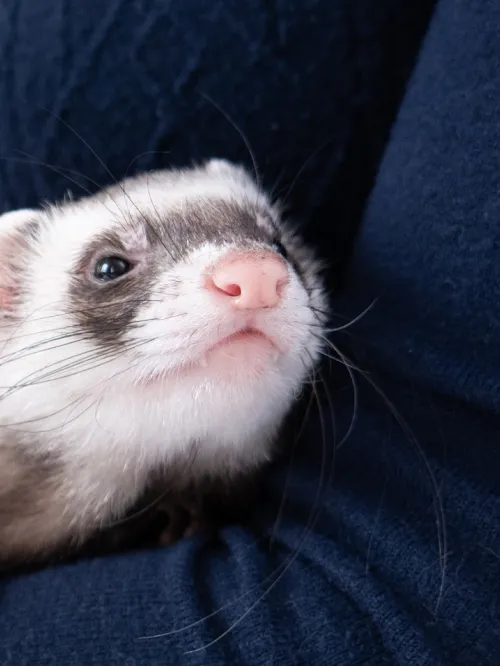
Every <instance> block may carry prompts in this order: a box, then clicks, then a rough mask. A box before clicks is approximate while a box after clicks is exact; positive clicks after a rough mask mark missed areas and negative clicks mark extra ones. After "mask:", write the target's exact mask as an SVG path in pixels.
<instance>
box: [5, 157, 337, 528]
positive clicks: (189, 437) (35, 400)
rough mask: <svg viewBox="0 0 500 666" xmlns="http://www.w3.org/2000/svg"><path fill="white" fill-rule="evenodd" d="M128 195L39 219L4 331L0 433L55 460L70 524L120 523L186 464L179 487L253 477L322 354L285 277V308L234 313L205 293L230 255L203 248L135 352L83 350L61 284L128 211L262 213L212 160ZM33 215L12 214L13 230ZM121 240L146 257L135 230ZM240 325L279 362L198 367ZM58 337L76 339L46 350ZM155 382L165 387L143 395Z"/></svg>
mask: <svg viewBox="0 0 500 666" xmlns="http://www.w3.org/2000/svg"><path fill="white" fill-rule="evenodd" d="M124 187H125V189H126V191H127V195H125V194H124V193H123V191H122V190H121V189H119V188H116V187H115V188H112V189H111V190H110V192H109V194H108V195H107V196H106V197H105V198H103V197H102V196H101V197H100V198H88V199H84V200H82V201H80V202H77V203H76V204H75V203H69V204H65V205H64V206H63V207H61V208H55V209H51V210H49V211H44V212H38V211H37V212H36V213H35V214H36V216H37V217H38V219H41V220H42V221H43V227H42V234H41V241H40V244H39V246H37V248H36V251H35V252H34V253H32V254H30V256H29V257H28V258H27V264H26V270H27V275H26V282H27V287H28V289H27V298H26V299H25V301H24V302H23V311H22V317H21V319H20V321H19V322H18V323H16V324H14V325H13V326H8V327H7V328H6V327H3V328H2V329H1V332H0V387H1V389H0V391H1V392H2V393H3V399H2V400H0V423H1V424H3V426H4V427H5V428H7V429H14V430H16V431H17V432H18V433H23V437H24V439H25V441H26V442H27V443H29V445H30V446H35V447H38V448H39V449H40V450H41V451H54V452H56V453H57V454H58V455H60V456H62V459H63V460H64V462H65V465H66V467H67V475H66V478H67V483H66V487H65V488H64V489H63V491H64V493H65V503H66V504H65V506H66V507H67V509H66V510H67V511H68V512H71V511H73V512H74V513H75V521H78V520H83V518H82V516H86V515H87V514H88V515H89V516H90V515H91V516H93V517H95V516H98V517H99V519H101V520H102V519H104V518H106V517H108V516H109V515H111V514H116V513H120V512H121V511H123V510H124V509H125V508H126V507H127V505H129V504H130V503H131V502H132V501H133V500H134V499H135V497H136V496H137V494H138V493H139V492H140V491H141V489H142V488H143V485H144V482H145V479H146V478H147V475H148V474H149V472H150V471H151V470H152V469H154V468H155V467H157V466H158V465H160V464H166V465H167V466H168V464H169V462H170V463H171V464H172V465H174V466H176V469H177V468H179V465H180V466H181V469H182V464H183V463H184V464H185V474H186V480H189V478H191V477H192V476H193V475H194V476H196V475H200V474H214V475H217V474H221V473H222V474H231V473H234V472H239V471H242V470H246V469H250V468H252V467H254V466H257V465H259V464H261V463H262V462H263V461H265V460H266V459H268V458H269V456H270V455H271V453H272V442H273V437H274V435H275V432H276V429H277V428H278V427H279V425H280V424H281V422H282V419H283V417H284V415H285V413H286V412H287V411H288V409H289V408H290V405H291V404H292V401H293V400H294V398H295V397H296V395H297V393H298V391H300V388H301V386H302V385H303V382H304V380H305V378H306V376H307V375H308V373H309V372H310V371H311V369H312V367H313V364H314V363H315V362H316V360H317V358H318V355H319V347H320V343H319V342H318V337H316V336H315V335H313V331H314V329H313V326H317V324H318V318H317V316H315V315H314V313H313V311H312V310H311V308H310V307H309V304H310V300H309V296H308V294H307V293H306V290H305V289H304V287H303V285H302V283H301V282H300V280H299V278H298V277H297V275H296V274H295V272H294V271H293V270H292V269H291V268H290V276H289V284H288V286H287V288H286V291H285V296H284V298H283V301H282V303H281V304H280V306H279V307H278V308H277V309H275V310H269V311H262V312H259V313H257V314H256V315H252V316H249V315H247V314H243V313H239V314H238V313H237V312H233V310H232V309H230V308H228V307H225V306H224V305H221V303H220V302H218V301H217V300H216V299H214V298H213V295H212V294H211V293H209V292H208V291H207V290H206V289H205V288H204V276H205V275H206V272H207V270H209V269H210V266H212V265H213V264H214V262H216V261H217V260H219V259H220V258H222V257H223V256H224V255H225V254H226V253H228V252H231V251H232V250H233V249H234V248H233V247H232V246H231V244H230V243H228V244H227V245H225V246H223V247H220V246H219V247H216V246H214V245H212V244H210V243H206V244H205V245H203V246H202V247H199V248H196V249H195V250H193V251H192V252H190V253H189V254H188V255H187V256H186V258H185V259H184V260H182V261H181V262H179V263H177V264H176V265H173V266H170V267H165V269H164V270H163V271H162V272H161V274H160V276H159V278H158V281H157V283H156V284H155V288H154V294H153V295H152V297H151V299H150V300H145V302H144V303H143V304H142V306H141V307H140V309H139V311H138V313H137V317H136V320H137V321H142V320H144V321H145V323H144V324H143V325H141V326H140V328H130V330H128V333H127V340H128V342H130V343H131V347H132V348H131V349H129V350H126V349H125V350H124V351H122V352H120V353H116V354H109V353H107V352H105V351H101V350H100V349H99V347H98V346H97V345H96V342H95V341H94V340H92V339H89V338H88V337H87V338H85V339H84V338H83V337H82V335H81V331H80V329H79V328H78V326H77V324H76V320H75V318H74V317H73V315H72V314H71V312H70V310H71V305H70V303H69V300H68V285H69V276H70V275H71V272H72V271H74V268H75V263H76V260H77V258H78V256H79V254H80V251H81V248H82V246H83V245H85V244H86V243H88V242H89V241H90V240H91V239H93V238H94V237H95V236H96V234H98V233H100V232H102V231H103V230H106V229H109V228H115V229H121V225H122V223H123V219H124V216H126V215H127V214H133V213H134V211H137V209H139V210H140V212H141V214H146V215H153V214H154V212H155V210H156V211H157V210H161V211H162V212H165V211H168V210H169V209H171V208H173V207H177V206H186V205H189V201H190V199H191V198H192V197H196V198H197V199H199V198H202V199H207V200H210V199H212V198H214V197H216V198H222V199H227V200H230V199H236V200H238V201H245V200H246V201H250V202H256V201H259V202H262V201H264V202H267V200H266V199H265V197H264V195H263V194H262V193H261V192H260V191H259V190H258V189H257V187H256V186H255V184H254V183H253V181H252V180H251V179H250V178H249V177H248V176H247V175H246V174H245V172H243V171H242V170H240V169H236V168H234V167H232V166H230V165H228V164H227V163H225V162H223V161H219V160H214V161H213V162H211V163H209V165H208V167H207V168H205V169H198V170H194V171H186V172H174V173H171V172H158V173H156V174H151V175H148V176H146V177H143V178H142V179H138V180H129V181H125V183H124ZM128 197H130V198H131V199H132V200H133V203H132V202H131V201H130V199H129V198H128ZM153 202H154V203H153ZM267 204H268V205H270V204H269V202H267ZM33 214H34V213H33V211H25V212H19V213H16V215H15V216H14V217H12V218H10V219H11V222H12V223H11V224H10V223H9V227H8V231H9V232H10V231H11V229H12V228H13V226H14V227H15V226H16V225H18V224H21V223H22V222H23V219H28V218H30V217H32V216H33ZM6 219H7V216H4V217H3V218H1V219H0V225H1V224H2V223H3V222H4V220H5V221H6ZM259 223H262V221H259ZM1 232H2V230H1V227H0V234H1ZM124 233H125V232H124ZM127 233H131V232H127ZM129 240H130V243H131V244H133V245H134V246H138V245H139V246H141V244H142V245H144V244H145V236H144V234H142V235H141V230H140V227H138V229H137V231H136V232H133V233H132V236H131V238H130V239H129ZM144 249H146V248H144ZM312 266H313V264H311V267H312ZM312 279H313V278H312V277H311V276H309V281H311V280H312ZM314 279H317V278H315V277H314ZM179 281H180V282H179ZM318 285H319V283H318ZM174 289H175V295H172V292H173V290H174ZM162 295H163V296H162ZM321 299H322V294H321V292H319V291H316V292H315V293H314V295H313V296H312V302H314V303H316V304H317V305H320V306H324V304H323V302H322V300H321ZM246 325H252V326H254V327H258V328H259V329H260V330H262V332H264V333H266V334H268V335H269V336H270V337H271V338H275V339H276V340H277V341H278V344H279V346H280V348H281V350H282V351H281V353H280V354H276V355H273V354H272V353H269V354H270V355H269V356H266V354H268V352H267V351H266V350H263V352H262V355H263V356H262V359H260V360H259V353H257V360H256V362H255V363H254V362H253V361H252V363H245V362H244V361H238V362H235V364H234V370H232V371H230V372H229V374H227V373H223V375H220V376H219V373H217V372H215V373H214V372H213V370H212V371H210V366H209V367H208V368H205V367H204V365H203V360H202V359H203V356H204V352H205V351H206V350H207V348H208V347H209V346H210V345H212V344H215V343H216V342H217V341H218V340H220V339H221V337H224V336H226V335H230V334H231V333H234V332H235V331H237V330H239V329H241V328H243V327H245V326H246ZM64 333H68V335H72V334H74V337H69V338H67V339H60V340H59V341H52V342H51V339H52V338H57V337H58V336H60V335H61V334H64ZM135 343H137V345H136V346H135V347H134V344H135ZM28 352H29V353H28ZM75 361H76V362H80V365H79V366H78V368H77V369H76V370H74V369H73V365H74V363H75ZM230 363H231V360H230V359H228V365H230ZM188 366H189V367H190V369H189V370H188V371H187V372H186V368H187V367H188ZM50 373H52V374H50ZM158 374H159V375H162V379H161V380H159V381H156V383H154V384H151V385H144V382H147V380H149V379H151V377H152V376H153V375H158ZM23 384H24V385H23ZM33 434H34V435H36V436H33ZM1 441H2V440H1V436H0V446H2V443H1ZM193 442H196V443H197V445H196V452H195V455H194V458H193V457H192V456H193V452H194V449H193Z"/></svg>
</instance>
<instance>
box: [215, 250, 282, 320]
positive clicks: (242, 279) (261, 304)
mask: <svg viewBox="0 0 500 666" xmlns="http://www.w3.org/2000/svg"><path fill="white" fill-rule="evenodd" d="M287 282H288V269H287V267H286V265H285V262H284V261H283V260H282V259H281V257H280V256H278V255H277V254H274V253H271V252H262V253H259V254H256V253H250V252H247V253H240V254H233V255H231V256H229V257H227V258H225V259H223V260H222V261H221V262H220V263H218V264H217V265H216V266H215V269H214V271H213V273H212V275H211V276H210V277H209V279H208V282H207V287H208V288H209V289H210V290H211V291H212V292H215V293H218V294H219V295H221V296H224V297H226V298H227V299H230V302H231V305H232V306H233V307H235V308H239V309H241V310H257V309H261V308H273V307H276V306H277V305H278V303H279V302H280V300H281V297H282V294H283V291H284V288H285V286H286V284H287Z"/></svg>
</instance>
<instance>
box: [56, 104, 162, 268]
mask: <svg viewBox="0 0 500 666" xmlns="http://www.w3.org/2000/svg"><path fill="white" fill-rule="evenodd" d="M45 110H46V111H47V112H48V113H50V114H51V115H52V116H53V117H54V118H56V119H57V120H58V121H59V122H60V123H61V124H63V125H64V126H65V127H66V128H67V129H68V130H69V131H70V132H71V133H72V134H73V135H74V136H75V137H76V138H77V139H78V140H79V141H81V142H82V144H83V145H84V146H85V148H87V150H88V151H89V152H90V153H91V154H92V155H93V156H94V157H95V158H96V160H97V161H98V162H99V164H100V165H101V166H102V167H103V169H104V170H105V171H106V173H107V174H108V175H109V177H110V178H112V179H113V182H114V183H115V185H116V187H118V188H119V189H120V190H121V192H122V193H123V195H124V197H125V198H126V199H128V201H130V203H131V204H132V206H133V207H134V208H135V209H136V211H137V212H138V213H139V215H140V216H141V219H142V220H143V222H144V224H145V225H146V226H147V227H148V228H149V230H150V231H151V232H152V233H153V234H154V235H155V236H156V238H157V240H158V242H159V243H161V245H162V246H163V248H164V250H165V251H166V252H167V253H168V254H169V255H170V256H172V255H171V253H170V251H169V249H168V247H167V246H166V245H165V243H163V241H162V239H161V237H160V235H159V234H158V232H157V231H156V229H155V228H154V227H153V225H152V224H151V223H150V221H149V220H148V219H147V217H146V216H145V215H144V213H143V212H142V211H141V210H140V208H139V207H138V206H137V204H136V203H135V202H134V200H133V199H132V198H131V197H130V195H129V194H128V192H127V191H126V189H125V187H124V186H123V184H122V182H121V181H119V180H117V178H116V177H115V176H114V175H113V173H112V172H111V170H110V169H109V167H108V166H107V165H106V163H105V162H104V160H103V159H102V158H101V157H100V156H99V155H98V154H97V152H96V151H95V150H94V149H93V148H92V146H91V145H90V144H89V143H88V141H86V140H85V139H84V138H83V136H82V135H81V134H80V133H79V132H77V131H76V129H75V128H74V127H72V126H71V125H70V124H69V123H67V122H66V121H65V120H63V118H61V117H60V116H58V115H57V114H56V113H54V112H53V111H50V109H48V108H46V109H45ZM114 203H115V205H116V206H117V208H118V209H119V207H118V205H117V204H116V201H115V202H114ZM119 210H120V209H119ZM122 214H123V213H122Z"/></svg>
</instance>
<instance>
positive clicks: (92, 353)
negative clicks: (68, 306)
mask: <svg viewBox="0 0 500 666" xmlns="http://www.w3.org/2000/svg"><path fill="white" fill-rule="evenodd" d="M143 344H145V341H143V340H141V341H139V342H138V343H136V344H135V345H130V346H129V348H131V349H133V348H134V347H137V346H141V345H143ZM79 357H83V358H82V359H81V360H80V361H79V362H78V363H74V364H72V363H71V362H70V364H69V365H65V366H63V367H62V368H60V367H59V368H57V366H58V365H60V364H61V363H62V362H68V361H73V359H77V358H79ZM119 357H120V350H119V349H116V350H115V349H112V350H110V351H108V352H104V353H103V352H102V351H101V350H93V349H92V350H86V351H85V352H81V353H80V354H76V355H74V356H73V357H72V358H70V359H67V358H66V359H62V360H59V361H57V362H53V363H50V364H48V365H46V366H44V367H43V368H42V369H41V370H38V371H36V372H32V373H30V374H29V375H26V376H25V377H24V379H23V380H20V381H19V382H17V383H16V384H14V386H8V387H3V388H7V389H8V390H7V392H6V394H4V395H3V396H2V398H5V397H7V396H8V395H10V394H11V393H12V392H14V391H15V390H18V389H20V388H25V387H27V386H33V385H37V384H44V383H47V382H49V381H54V374H55V375H56V378H57V379H62V378H67V377H72V376H74V374H75V373H71V374H69V375H59V376H58V375H57V372H59V371H60V370H65V369H67V368H68V367H72V368H73V369H75V368H78V373H80V372H81V371H82V370H81V363H85V362H89V361H92V360H94V359H99V360H100V361H102V359H103V358H104V359H105V360H104V361H102V362H101V363H98V364H96V365H93V366H91V369H94V368H97V367H100V366H102V365H105V364H106V363H109V362H110V360H114V359H116V358H119ZM54 366H56V368H57V369H56V370H55V371H53V372H49V373H46V374H45V375H43V374H42V375H41V377H38V378H37V374H39V373H40V372H43V371H45V370H47V368H51V367H54ZM32 377H35V381H33V380H31V381H29V380H30V379H31V378H32Z"/></svg>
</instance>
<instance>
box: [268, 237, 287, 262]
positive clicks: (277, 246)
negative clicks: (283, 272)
mask: <svg viewBox="0 0 500 666" xmlns="http://www.w3.org/2000/svg"><path fill="white" fill-rule="evenodd" d="M271 247H272V248H273V250H274V251H275V252H277V253H278V254H280V255H281V256H282V257H283V259H288V252H287V251H286V248H285V247H284V246H283V244H282V243H280V242H279V241H274V243H273V244H272V245H271Z"/></svg>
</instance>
